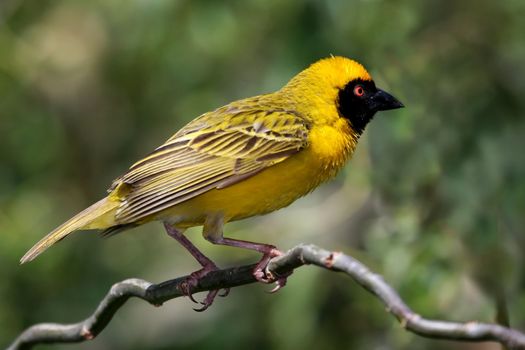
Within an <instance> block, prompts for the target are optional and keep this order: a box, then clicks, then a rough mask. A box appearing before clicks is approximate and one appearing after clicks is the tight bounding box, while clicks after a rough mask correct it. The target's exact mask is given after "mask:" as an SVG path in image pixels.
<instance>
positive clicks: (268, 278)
mask: <svg viewBox="0 0 525 350" xmlns="http://www.w3.org/2000/svg"><path fill="white" fill-rule="evenodd" d="M281 255H283V253H282V252H281V251H280V250H278V249H277V248H272V249H271V250H270V251H269V252H268V253H265V254H264V255H263V257H262V259H261V260H260V261H259V263H258V264H257V266H255V269H254V271H253V276H254V277H255V279H256V280H257V281H259V282H262V283H265V284H270V283H275V287H274V288H272V289H271V290H270V291H268V293H275V292H277V291H278V290H280V289H281V288H283V287H284V286H285V285H286V281H287V279H288V276H290V275H291V274H292V272H289V273H287V274H286V275H282V276H275V275H274V273H272V272H270V271H268V263H269V262H270V260H271V259H272V258H275V257H277V256H281Z"/></svg>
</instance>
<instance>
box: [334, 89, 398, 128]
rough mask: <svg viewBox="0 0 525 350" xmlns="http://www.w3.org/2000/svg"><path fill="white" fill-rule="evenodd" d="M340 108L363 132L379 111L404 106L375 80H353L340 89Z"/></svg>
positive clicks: (340, 111)
mask: <svg viewBox="0 0 525 350" xmlns="http://www.w3.org/2000/svg"><path fill="white" fill-rule="evenodd" d="M337 102H338V104H337V106H338V109H339V113H340V115H341V116H343V117H344V118H346V119H348V121H349V122H350V124H352V128H353V129H354V130H355V131H356V132H357V133H359V134H361V133H362V132H363V130H364V128H365V126H366V125H367V124H368V122H370V120H372V118H373V117H374V115H375V113H376V112H378V111H386V110H389V109H396V108H401V107H404V105H403V104H402V103H401V102H399V101H398V100H397V99H396V98H395V97H394V96H392V95H390V94H389V93H387V92H385V91H383V90H381V89H378V88H376V85H375V84H374V82H373V81H367V80H361V79H357V80H353V81H351V82H349V83H348V84H346V86H345V87H344V88H343V89H341V90H340V91H339V96H338V101H337Z"/></svg>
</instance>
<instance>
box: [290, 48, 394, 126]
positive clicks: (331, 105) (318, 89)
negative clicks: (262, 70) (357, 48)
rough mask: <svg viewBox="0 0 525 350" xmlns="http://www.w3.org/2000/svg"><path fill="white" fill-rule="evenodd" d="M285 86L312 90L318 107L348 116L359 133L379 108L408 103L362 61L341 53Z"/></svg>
mask: <svg viewBox="0 0 525 350" xmlns="http://www.w3.org/2000/svg"><path fill="white" fill-rule="evenodd" d="M285 89H293V90H296V89H304V90H308V91H310V92H311V93H310V94H305V95H308V96H313V97H311V99H312V101H310V102H312V103H315V104H316V107H317V110H319V111H320V112H321V113H322V114H324V115H334V114H335V115H336V117H337V118H344V119H346V120H348V121H349V123H350V125H351V126H352V128H353V129H354V130H355V131H356V132H357V133H359V134H360V133H361V132H362V131H363V129H364V128H365V126H366V125H367V124H368V122H369V121H370V120H371V119H372V118H373V117H374V115H375V113H376V112H378V111H386V110H389V109H396V108H401V107H404V106H403V104H402V103H401V102H399V101H398V100H397V99H396V98H395V97H394V96H392V95H390V94H389V93H387V92H385V91H383V90H381V89H379V88H377V87H376V85H375V83H374V81H373V80H372V77H371V76H370V74H369V73H368V72H367V71H366V69H365V68H364V67H363V66H362V65H361V64H360V63H358V62H356V61H354V60H351V59H349V58H345V57H339V56H335V57H329V58H325V59H322V60H319V61H317V62H315V63H314V64H312V65H311V66H310V67H308V68H307V69H305V70H304V71H302V72H301V73H299V74H298V75H297V76H296V77H294V78H293V79H292V80H291V81H290V82H289V83H288V84H287V86H286V87H285ZM302 102H305V101H302ZM323 106H324V107H323ZM334 110H335V112H334ZM324 118H329V117H324Z"/></svg>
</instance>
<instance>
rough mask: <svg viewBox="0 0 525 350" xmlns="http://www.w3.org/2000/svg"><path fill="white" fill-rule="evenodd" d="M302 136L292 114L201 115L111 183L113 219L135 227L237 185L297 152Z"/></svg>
mask: <svg viewBox="0 0 525 350" xmlns="http://www.w3.org/2000/svg"><path fill="white" fill-rule="evenodd" d="M307 136H308V125H307V124H306V122H305V120H304V119H303V118H302V117H301V116H300V115H298V114H297V113H296V112H294V111H287V110H284V109H268V110H249V111H246V110H242V109H238V108H234V107H229V108H228V107H224V108H222V109H218V110H216V111H214V112H210V113H207V114H204V115H203V116H201V117H199V118H197V119H195V120H194V121H192V122H190V123H189V124H188V125H187V126H185V127H184V128H183V129H181V130H180V131H179V132H178V133H177V134H175V135H174V136H173V137H172V138H170V139H169V140H168V141H166V143H164V144H163V145H161V146H160V147H158V148H157V149H156V150H155V151H154V152H153V153H151V154H150V155H148V156H147V157H145V158H144V159H142V160H140V161H139V162H137V163H135V164H134V165H133V166H132V167H131V168H130V169H129V171H128V172H127V173H125V174H124V175H123V176H121V177H120V178H118V179H116V180H115V181H114V183H113V185H112V187H111V189H110V191H112V193H113V195H116V196H118V197H119V199H120V200H121V205H120V207H119V209H118V210H117V214H116V219H117V221H119V222H122V223H131V222H136V221H139V220H141V219H143V218H145V217H147V216H149V215H152V214H154V213H157V212H159V211H161V210H164V209H166V208H169V207H171V206H173V205H176V204H179V203H181V202H184V201H186V200H188V199H190V198H193V197H195V196H197V195H199V194H202V193H204V192H206V191H209V190H211V189H214V188H224V187H227V186H230V185H232V184H234V183H237V182H239V181H242V180H244V179H246V178H248V177H250V176H253V175H254V174H256V173H258V172H259V171H261V170H263V169H265V168H267V167H269V166H271V165H273V164H276V163H279V162H281V161H283V160H285V159H286V158H288V157H289V156H291V155H292V154H294V153H296V152H298V151H300V150H301V149H302V148H304V147H305V146H306V144H307ZM123 188H124V189H123ZM117 192H118V193H117ZM115 193H116V194H115ZM110 195H111V194H110Z"/></svg>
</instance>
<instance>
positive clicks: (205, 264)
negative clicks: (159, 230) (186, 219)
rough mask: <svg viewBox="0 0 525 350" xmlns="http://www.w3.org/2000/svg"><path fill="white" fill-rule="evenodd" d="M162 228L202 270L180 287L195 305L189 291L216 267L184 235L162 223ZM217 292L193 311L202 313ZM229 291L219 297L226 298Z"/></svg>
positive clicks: (213, 292)
mask: <svg viewBox="0 0 525 350" xmlns="http://www.w3.org/2000/svg"><path fill="white" fill-rule="evenodd" d="M164 227H165V228H166V232H167V233H168V235H169V236H170V237H173V238H175V239H176V240H177V242H179V243H180V244H181V245H182V246H183V247H184V248H186V250H188V252H190V254H191V255H192V256H193V257H194V258H195V259H196V260H197V261H198V262H199V264H201V266H202V269H200V270H198V271H195V272H193V273H191V275H190V277H189V278H188V279H187V280H186V281H185V283H184V284H183V285H182V286H181V288H182V289H183V290H182V292H183V293H184V294H185V295H186V296H188V297H189V298H190V299H191V300H192V301H193V302H195V303H197V301H196V300H195V299H194V298H193V295H192V293H191V290H192V288H193V287H195V286H196V285H197V284H198V282H199V279H200V278H202V277H203V276H205V275H206V274H207V273H209V272H210V271H215V270H217V269H218V268H217V265H215V263H214V262H213V261H211V260H210V259H209V258H208V257H207V256H206V255H204V254H203V253H202V252H201V251H200V250H199V249H197V247H195V246H194V245H193V243H191V241H190V240H189V239H188V238H187V237H186V236H184V234H183V233H182V232H181V231H179V230H178V229H176V228H175V227H173V226H171V225H169V224H168V223H164ZM218 292H219V291H218V290H212V291H210V292H209V293H208V295H206V298H205V299H204V301H202V302H201V304H202V305H203V307H202V308H200V309H195V311H204V310H206V309H207V308H208V307H209V306H210V305H211V304H213V300H214V299H215V297H216V296H217V294H218ZM228 292H229V290H226V291H225V292H224V293H223V294H219V295H220V296H226V295H227V294H228Z"/></svg>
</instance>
